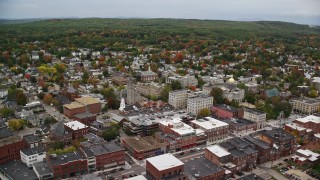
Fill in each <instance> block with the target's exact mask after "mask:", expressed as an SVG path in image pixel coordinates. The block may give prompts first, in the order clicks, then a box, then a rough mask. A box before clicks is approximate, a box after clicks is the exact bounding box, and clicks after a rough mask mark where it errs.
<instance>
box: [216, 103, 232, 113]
mask: <svg viewBox="0 0 320 180" xmlns="http://www.w3.org/2000/svg"><path fill="white" fill-rule="evenodd" d="M214 106H215V107H217V108H219V109H223V110H226V111H231V112H238V108H235V107H233V106H228V105H226V104H217V105H214Z"/></svg>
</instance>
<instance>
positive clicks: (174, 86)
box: [171, 80, 182, 91]
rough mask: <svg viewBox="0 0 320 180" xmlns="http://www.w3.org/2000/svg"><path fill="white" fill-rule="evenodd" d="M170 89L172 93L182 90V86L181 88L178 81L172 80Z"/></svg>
mask: <svg viewBox="0 0 320 180" xmlns="http://www.w3.org/2000/svg"><path fill="white" fill-rule="evenodd" d="M171 88H172V90H173V91H174V90H179V89H182V86H181V83H180V81H178V80H173V81H172V82H171Z"/></svg>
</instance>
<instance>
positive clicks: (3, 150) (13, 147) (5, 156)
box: [0, 135, 28, 164]
mask: <svg viewBox="0 0 320 180" xmlns="http://www.w3.org/2000/svg"><path fill="white" fill-rule="evenodd" d="M27 147H28V146H27V143H26V141H25V140H24V139H21V138H20V137H18V136H14V135H11V136H9V137H5V138H1V139H0V164H3V163H7V162H10V161H13V160H19V159H21V157H20V150H22V149H25V148H27Z"/></svg>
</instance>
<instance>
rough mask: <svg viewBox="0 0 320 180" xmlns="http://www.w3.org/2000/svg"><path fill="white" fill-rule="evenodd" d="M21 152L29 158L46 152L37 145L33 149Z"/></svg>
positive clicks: (41, 146)
mask: <svg viewBox="0 0 320 180" xmlns="http://www.w3.org/2000/svg"><path fill="white" fill-rule="evenodd" d="M21 151H22V153H23V154H25V155H27V156H30V155H34V154H39V153H44V152H46V149H45V148H44V146H43V145H39V146H35V147H33V148H27V149H22V150H21Z"/></svg>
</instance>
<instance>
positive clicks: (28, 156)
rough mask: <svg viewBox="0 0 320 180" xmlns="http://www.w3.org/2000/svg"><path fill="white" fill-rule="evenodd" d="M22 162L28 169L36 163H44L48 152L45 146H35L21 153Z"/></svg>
mask: <svg viewBox="0 0 320 180" xmlns="http://www.w3.org/2000/svg"><path fill="white" fill-rule="evenodd" d="M20 156H21V161H22V162H23V163H25V164H26V165H27V166H28V167H32V164H34V163H36V162H42V161H43V160H44V159H45V158H46V150H45V148H44V146H42V145H40V146H35V147H33V148H27V149H23V150H21V151H20Z"/></svg>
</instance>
